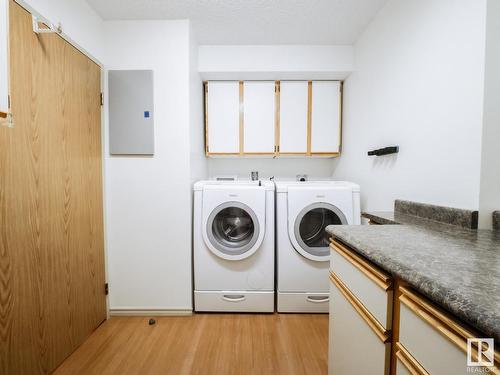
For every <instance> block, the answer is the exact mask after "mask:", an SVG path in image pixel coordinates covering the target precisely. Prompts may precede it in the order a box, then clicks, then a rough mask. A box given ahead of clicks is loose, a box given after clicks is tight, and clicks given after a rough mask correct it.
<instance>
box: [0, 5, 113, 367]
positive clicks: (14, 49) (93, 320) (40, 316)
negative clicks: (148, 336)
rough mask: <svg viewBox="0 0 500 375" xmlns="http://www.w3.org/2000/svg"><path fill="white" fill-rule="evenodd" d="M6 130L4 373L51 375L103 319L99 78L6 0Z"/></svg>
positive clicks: (2, 165)
mask: <svg viewBox="0 0 500 375" xmlns="http://www.w3.org/2000/svg"><path fill="white" fill-rule="evenodd" d="M10 59H11V60H10V61H11V63H10V67H11V68H10V69H11V71H10V74H11V84H10V90H11V105H12V113H13V116H14V122H15V127H14V128H6V127H0V373H1V374H39V373H48V372H51V371H52V370H54V369H55V368H56V367H57V366H58V364H60V363H61V362H62V361H63V360H64V359H65V358H66V357H67V356H68V355H69V354H70V353H71V352H72V351H73V350H74V349H75V348H76V347H78V346H79V345H80V344H81V343H82V341H83V340H84V339H85V338H86V337H87V336H88V335H89V334H90V333H91V332H92V331H93V330H94V329H95V328H96V327H97V326H98V325H99V324H100V323H101V322H102V321H103V320H104V319H105V318H106V300H105V298H106V297H105V292H104V282H105V279H104V240H103V202H102V194H103V190H102V169H101V164H102V155H101V132H100V127H101V123H100V119H101V108H100V99H99V97H100V77H101V69H100V67H99V66H97V65H96V64H95V63H93V62H92V61H91V60H89V59H88V58H87V57H86V56H84V55H83V54H81V53H80V52H79V51H78V50H76V49H75V48H74V47H72V46H71V45H70V44H68V43H67V42H66V41H64V40H63V39H62V38H61V37H60V36H58V35H56V34H43V35H36V34H34V33H33V30H32V23H31V15H30V14H29V13H28V12H27V11H26V10H24V9H23V8H21V7H20V6H19V5H17V4H16V3H14V2H13V1H12V0H10Z"/></svg>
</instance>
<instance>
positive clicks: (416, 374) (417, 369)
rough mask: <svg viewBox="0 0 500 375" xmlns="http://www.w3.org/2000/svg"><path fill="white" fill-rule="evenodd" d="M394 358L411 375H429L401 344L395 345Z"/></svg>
mask: <svg viewBox="0 0 500 375" xmlns="http://www.w3.org/2000/svg"><path fill="white" fill-rule="evenodd" d="M396 357H398V359H399V360H400V361H401V363H402V364H403V365H404V366H405V367H406V369H407V370H408V371H409V372H410V373H411V374H412V375H429V373H428V372H427V371H425V369H424V368H423V367H422V365H421V364H420V363H418V361H417V360H416V359H415V358H413V356H412V355H411V354H410V353H409V352H408V350H406V348H405V347H404V346H403V345H402V344H401V343H399V342H398V343H396Z"/></svg>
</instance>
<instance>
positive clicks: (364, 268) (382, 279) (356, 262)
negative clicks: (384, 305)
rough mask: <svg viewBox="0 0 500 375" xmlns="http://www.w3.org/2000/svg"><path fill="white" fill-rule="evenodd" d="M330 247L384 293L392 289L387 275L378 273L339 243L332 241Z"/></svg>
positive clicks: (376, 269) (373, 267)
mask: <svg viewBox="0 0 500 375" xmlns="http://www.w3.org/2000/svg"><path fill="white" fill-rule="evenodd" d="M330 247H331V248H332V249H333V250H335V251H336V252H337V253H338V254H339V255H341V256H342V257H343V258H344V259H345V260H347V261H348V262H349V263H351V264H352V265H353V266H354V267H356V268H357V269H358V270H360V271H361V272H362V273H363V274H365V276H367V277H368V278H369V279H370V280H372V281H373V282H374V283H375V284H377V285H378V286H379V287H381V288H382V289H384V290H385V291H387V290H389V289H391V288H392V278H391V277H390V276H389V275H387V274H386V273H384V272H382V271H380V270H379V269H378V268H377V267H375V266H374V265H372V264H371V263H370V262H369V261H367V260H365V259H363V258H362V257H361V256H359V255H357V254H354V253H353V251H352V250H349V249H348V248H347V247H345V246H344V245H343V244H341V243H340V242H339V241H336V240H332V242H331V244H330Z"/></svg>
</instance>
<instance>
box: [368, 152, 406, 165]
mask: <svg viewBox="0 0 500 375" xmlns="http://www.w3.org/2000/svg"><path fill="white" fill-rule="evenodd" d="M398 155H399V154H391V155H384V156H371V158H373V159H372V168H373V169H382V168H392V167H394V165H396V162H397V160H398Z"/></svg>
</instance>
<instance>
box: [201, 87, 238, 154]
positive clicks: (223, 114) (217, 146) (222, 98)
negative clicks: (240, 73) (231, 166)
mask: <svg viewBox="0 0 500 375" xmlns="http://www.w3.org/2000/svg"><path fill="white" fill-rule="evenodd" d="M207 95H208V108H207V114H206V115H207V132H208V152H210V153H238V152H239V151H240V149H239V148H240V146H239V145H240V128H239V118H240V102H239V98H240V96H239V82H237V81H235V82H208V93H207Z"/></svg>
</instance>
